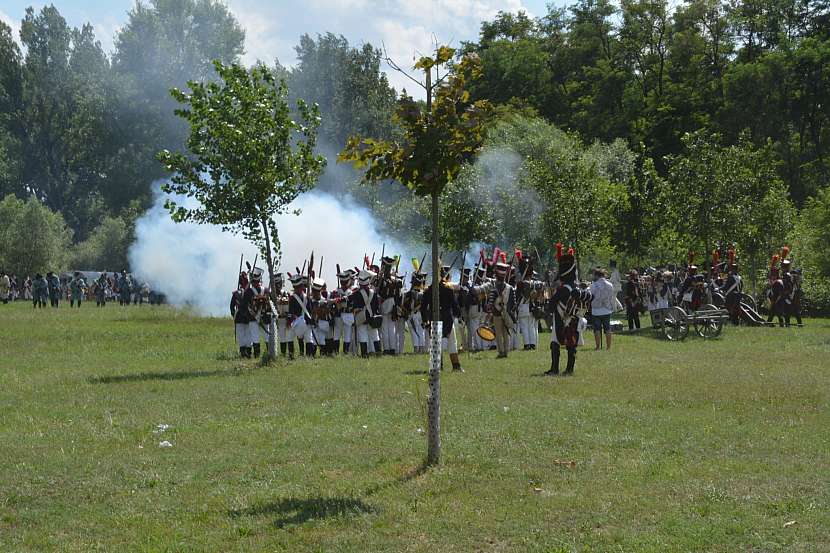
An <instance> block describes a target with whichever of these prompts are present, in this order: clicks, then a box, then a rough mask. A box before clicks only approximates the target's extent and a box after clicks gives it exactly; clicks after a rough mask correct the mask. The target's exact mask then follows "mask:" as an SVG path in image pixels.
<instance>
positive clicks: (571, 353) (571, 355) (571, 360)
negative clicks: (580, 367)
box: [565, 348, 576, 376]
mask: <svg viewBox="0 0 830 553" xmlns="http://www.w3.org/2000/svg"><path fill="white" fill-rule="evenodd" d="M574 365H576V348H568V366H567V367H565V376H573V373H574Z"/></svg>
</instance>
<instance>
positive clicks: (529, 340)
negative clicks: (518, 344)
mask: <svg viewBox="0 0 830 553" xmlns="http://www.w3.org/2000/svg"><path fill="white" fill-rule="evenodd" d="M519 330H520V331H521V333H522V341H523V342H524V345H526V346H535V345H536V344H537V342H538V341H539V325H538V324H537V323H536V317H534V316H533V315H531V314H527V315H520V316H519Z"/></svg>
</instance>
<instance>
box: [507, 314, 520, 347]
mask: <svg viewBox="0 0 830 553" xmlns="http://www.w3.org/2000/svg"><path fill="white" fill-rule="evenodd" d="M519 334H520V331H519V319H518V317H517V318H516V322H514V323H513V326H512V327H511V328H510V341H509V344H510V349H511V350H514V349H519Z"/></svg>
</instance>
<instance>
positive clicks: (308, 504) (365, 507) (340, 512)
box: [228, 463, 429, 528]
mask: <svg viewBox="0 0 830 553" xmlns="http://www.w3.org/2000/svg"><path fill="white" fill-rule="evenodd" d="M428 470H429V466H427V465H426V464H425V463H422V464H421V465H419V466H417V467H415V468H413V469H412V470H410V471H408V472H407V473H406V474H404V475H402V476H400V477H398V478H393V479H392V480H389V481H386V482H381V483H378V484H374V485H372V486H369V488H368V489H367V490H366V491H365V492H364V494H363V495H365V496H367V497H368V496H371V495H374V494H376V493H378V492H380V491H383V490H385V489H387V488H391V487H393V486H396V485H398V484H405V483H406V482H409V481H411V480H414V479H415V478H418V477H419V476H421V475H422V474H425V473H426V472H427V471H428ZM374 513H377V509H375V508H374V507H373V506H371V505H369V504H368V503H366V502H365V501H364V500H363V499H361V498H359V497H309V498H305V499H299V498H295V497H290V498H285V499H279V500H277V501H271V502H268V503H262V504H259V505H254V506H253V507H248V508H247V509H232V510H230V511H228V516H229V517H231V518H239V517H242V516H268V515H276V517H277V518H276V519H275V520H274V526H276V527H277V528H284V527H286V526H292V525H299V524H303V523H305V522H308V521H310V520H323V519H329V518H340V517H353V516H360V515H363V514H374Z"/></svg>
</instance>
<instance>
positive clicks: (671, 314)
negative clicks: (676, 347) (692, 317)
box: [663, 307, 689, 342]
mask: <svg viewBox="0 0 830 553" xmlns="http://www.w3.org/2000/svg"><path fill="white" fill-rule="evenodd" d="M663 335H664V336H665V337H666V338H667V339H669V340H671V341H672V342H676V341H681V340H684V339H685V338H686V336H688V335H689V318H688V317H687V316H686V312H685V311H683V310H682V309H681V308H679V307H672V308H670V309H667V310H666V315H665V318H664V319H663Z"/></svg>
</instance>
